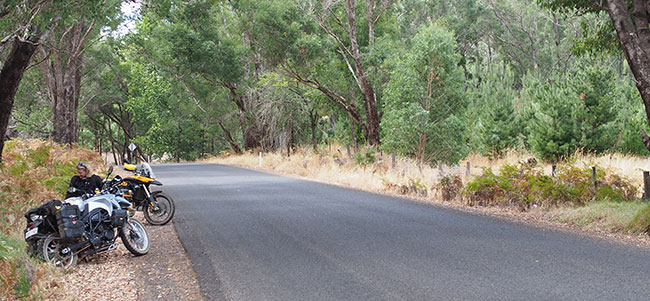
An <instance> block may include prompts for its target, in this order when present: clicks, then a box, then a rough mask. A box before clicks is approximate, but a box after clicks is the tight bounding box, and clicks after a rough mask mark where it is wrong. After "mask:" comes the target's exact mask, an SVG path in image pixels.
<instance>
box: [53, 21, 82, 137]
mask: <svg viewBox="0 0 650 301" xmlns="http://www.w3.org/2000/svg"><path fill="white" fill-rule="evenodd" d="M94 26H95V21H93V22H92V23H91V24H90V25H88V26H86V23H85V22H84V21H83V20H81V21H79V23H77V24H74V25H72V26H69V27H64V30H65V31H64V32H63V33H62V34H61V35H60V38H59V39H58V40H57V39H52V41H51V43H49V44H50V45H48V47H47V48H48V50H49V52H50V53H51V61H50V60H46V61H45V62H43V63H42V64H41V68H42V72H43V76H44V78H45V81H46V84H47V88H48V95H49V98H50V101H51V103H52V125H53V127H54V134H53V137H52V140H54V142H58V143H65V144H72V143H74V142H77V140H78V132H79V125H78V119H77V107H78V105H79V97H80V92H81V77H82V72H81V68H82V63H83V44H84V43H85V41H86V40H87V39H88V35H89V34H90V31H92V29H93V28H94ZM41 50H42V54H43V56H44V57H45V56H46V55H47V52H46V50H45V49H43V48H41Z"/></svg>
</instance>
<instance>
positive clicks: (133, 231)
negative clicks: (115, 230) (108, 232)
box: [120, 219, 149, 256]
mask: <svg viewBox="0 0 650 301" xmlns="http://www.w3.org/2000/svg"><path fill="white" fill-rule="evenodd" d="M120 238H121V239H122V243H124V246H125V247H126V249H127V250H129V252H131V254H133V255H135V256H142V255H145V254H147V253H148V252H149V234H147V230H146V229H145V228H144V226H143V225H142V223H141V222H139V221H137V220H134V219H129V221H128V222H127V223H125V224H124V226H122V229H121V230H120Z"/></svg>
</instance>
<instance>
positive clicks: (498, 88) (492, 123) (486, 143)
mask: <svg viewBox="0 0 650 301" xmlns="http://www.w3.org/2000/svg"><path fill="white" fill-rule="evenodd" d="M514 86H515V80H514V73H513V72H512V71H510V69H509V68H508V67H507V66H497V67H495V68H493V69H492V70H491V71H490V72H489V73H488V74H486V75H485V76H484V78H483V81H482V82H481V84H480V85H479V86H478V87H476V88H473V89H472V90H470V93H469V98H470V101H471V102H473V104H474V107H475V108H476V111H478V114H477V116H468V118H470V120H468V123H469V124H472V123H473V124H475V126H474V131H472V133H474V134H475V135H470V137H471V139H472V140H473V142H474V143H475V145H474V147H476V148H477V149H479V150H480V151H481V152H482V153H483V154H486V155H488V156H490V157H492V158H498V157H500V156H502V155H503V153H504V151H506V150H508V149H513V148H516V147H523V145H522V144H523V142H522V140H523V139H522V138H523V136H524V132H525V129H524V128H525V123H524V120H522V117H521V114H520V113H519V112H517V106H518V103H517V102H518V101H519V99H518V92H517V90H516V89H515V88H514ZM472 118H474V119H475V120H471V119H472Z"/></svg>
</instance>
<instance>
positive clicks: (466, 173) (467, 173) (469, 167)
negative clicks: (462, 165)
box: [465, 161, 471, 177]
mask: <svg viewBox="0 0 650 301" xmlns="http://www.w3.org/2000/svg"><path fill="white" fill-rule="evenodd" d="M470 171H471V165H470V163H469V161H467V170H465V177H469V174H470Z"/></svg>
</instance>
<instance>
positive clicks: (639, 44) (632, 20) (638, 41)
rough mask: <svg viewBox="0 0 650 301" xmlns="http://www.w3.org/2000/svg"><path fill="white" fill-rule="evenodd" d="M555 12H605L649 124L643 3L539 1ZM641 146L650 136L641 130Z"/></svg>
mask: <svg viewBox="0 0 650 301" xmlns="http://www.w3.org/2000/svg"><path fill="white" fill-rule="evenodd" d="M538 2H539V3H540V4H542V5H543V6H544V7H547V8H549V9H551V10H554V11H560V12H564V13H566V14H569V13H573V12H577V13H578V14H584V13H593V14H594V16H595V17H597V16H598V14H600V13H603V12H604V13H607V15H608V16H609V18H610V20H611V24H613V27H614V30H615V31H616V37H617V38H618V41H619V43H620V47H621V48H622V49H623V54H624V55H625V59H626V61H627V63H628V65H629V66H630V70H631V71H632V75H633V76H634V80H635V82H636V87H637V89H638V90H639V93H640V94H641V99H642V100H643V104H644V107H645V112H646V117H647V119H648V120H647V121H648V124H650V60H649V59H648V58H649V57H650V25H649V24H650V11H649V8H648V1H645V0H632V1H627V0H607V1H600V2H599V1H584V0H538ZM641 137H642V139H643V142H644V144H645V145H646V147H647V148H648V149H649V150H650V137H648V135H647V134H646V133H645V131H643V130H642V131H641Z"/></svg>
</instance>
